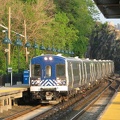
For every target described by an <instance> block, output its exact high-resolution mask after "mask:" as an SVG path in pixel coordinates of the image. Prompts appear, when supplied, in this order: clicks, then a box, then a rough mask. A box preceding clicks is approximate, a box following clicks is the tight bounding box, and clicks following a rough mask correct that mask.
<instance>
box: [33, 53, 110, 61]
mask: <svg viewBox="0 0 120 120" xmlns="http://www.w3.org/2000/svg"><path fill="white" fill-rule="evenodd" d="M47 56H48V57H55V58H60V59H61V60H65V61H84V62H110V61H111V60H96V59H89V58H79V57H78V56H76V57H65V56H63V55H62V54H57V55H55V54H41V55H40V56H36V57H33V58H32V60H37V59H38V58H41V57H47Z"/></svg>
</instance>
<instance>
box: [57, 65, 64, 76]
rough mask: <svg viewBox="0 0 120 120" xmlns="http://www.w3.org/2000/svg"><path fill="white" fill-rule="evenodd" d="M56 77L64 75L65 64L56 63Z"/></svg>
mask: <svg viewBox="0 0 120 120" xmlns="http://www.w3.org/2000/svg"><path fill="white" fill-rule="evenodd" d="M56 77H65V65H64V64H58V65H56Z"/></svg>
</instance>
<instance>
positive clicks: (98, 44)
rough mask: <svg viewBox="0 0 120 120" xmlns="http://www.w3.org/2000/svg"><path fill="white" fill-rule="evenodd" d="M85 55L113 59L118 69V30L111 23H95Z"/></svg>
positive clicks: (119, 32) (119, 33) (119, 61)
mask: <svg viewBox="0 0 120 120" xmlns="http://www.w3.org/2000/svg"><path fill="white" fill-rule="evenodd" d="M86 57H89V58H91V59H105V60H108V59H109V60H113V61H114V62H115V70H117V71H118V70H120V31H119V30H116V28H115V27H114V26H113V25H110V24H107V23H106V24H99V23H97V24H96V26H95V29H94V31H93V32H92V34H91V37H90V42H89V46H88V50H87V53H86Z"/></svg>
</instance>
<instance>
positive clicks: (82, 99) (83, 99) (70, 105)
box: [4, 78, 119, 120]
mask: <svg viewBox="0 0 120 120" xmlns="http://www.w3.org/2000/svg"><path fill="white" fill-rule="evenodd" d="M116 84H119V82H118V81H117V82H115V78H109V82H105V83H101V84H100V85H97V86H95V87H94V89H90V90H88V91H86V96H83V94H78V95H76V96H75V97H73V98H71V99H70V100H69V101H67V102H65V101H64V102H62V103H59V104H57V105H55V106H54V107H51V108H50V109H49V110H46V111H44V113H42V114H40V115H37V116H35V117H34V118H31V120H60V119H61V120H64V119H63V118H65V120H70V119H71V120H76V119H77V118H78V117H79V116H81V115H82V114H83V113H84V112H85V111H86V110H87V109H88V108H89V107H90V106H91V105H92V104H93V103H94V102H95V101H97V99H99V98H100V96H101V95H103V94H104V92H105V91H106V90H107V89H108V88H109V89H111V90H112V91H114V92H116V91H117V89H118V86H117V85H116ZM35 109H41V105H38V106H36V107H33V108H31V109H29V110H25V111H22V112H20V113H18V114H15V115H12V116H10V117H7V118H5V119H4V120H13V119H15V118H18V117H20V116H22V115H24V114H27V113H29V112H31V111H34V110H35ZM78 110H79V112H77V113H76V112H75V111H78ZM71 111H72V113H74V115H72V117H71V118H68V117H67V118H68V119H66V117H65V116H67V115H68V116H70V115H69V113H71ZM63 116H64V117H63Z"/></svg>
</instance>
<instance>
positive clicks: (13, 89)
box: [0, 84, 29, 97]
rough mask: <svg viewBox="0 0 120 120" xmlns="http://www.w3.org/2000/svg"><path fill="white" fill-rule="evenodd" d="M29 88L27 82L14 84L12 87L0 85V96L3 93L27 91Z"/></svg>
mask: <svg viewBox="0 0 120 120" xmlns="http://www.w3.org/2000/svg"><path fill="white" fill-rule="evenodd" d="M28 88H29V85H27V84H21V85H14V86H10V87H0V97H1V96H3V95H8V94H11V93H15V92H18V91H27V89H28Z"/></svg>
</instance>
